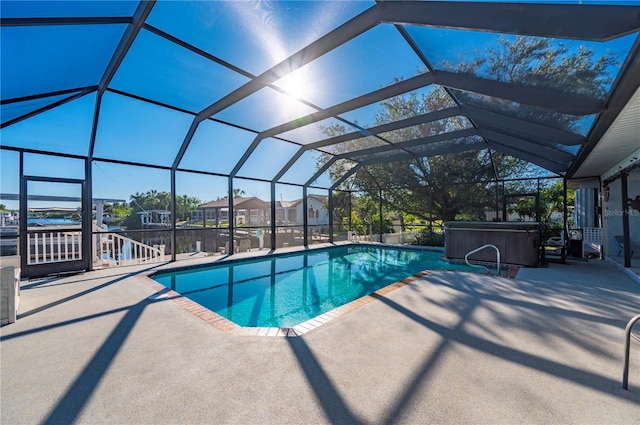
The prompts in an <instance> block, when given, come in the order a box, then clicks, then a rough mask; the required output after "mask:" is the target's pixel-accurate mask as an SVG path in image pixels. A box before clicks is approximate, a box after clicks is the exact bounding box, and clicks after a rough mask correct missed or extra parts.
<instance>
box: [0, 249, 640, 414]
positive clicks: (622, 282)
mask: <svg viewBox="0 0 640 425" xmlns="http://www.w3.org/2000/svg"><path fill="white" fill-rule="evenodd" d="M191 261H193V262H199V261H206V259H194V260H191ZM161 267H166V266H161ZM143 270H144V268H142V267H140V266H138V267H128V268H122V269H119V270H113V269H112V270H100V271H95V272H90V273H85V274H82V275H75V276H68V277H63V278H53V279H44V280H35V281H31V282H23V286H22V301H21V306H20V317H19V320H18V321H17V322H16V323H14V324H11V325H9V326H5V327H3V328H2V329H1V331H2V336H1V338H2V346H1V347H2V348H1V349H2V353H1V354H2V369H1V371H2V372H1V373H2V376H1V378H2V379H1V388H0V392H1V393H2V400H1V403H2V404H1V406H0V407H1V410H2V422H3V423H7V424H9V423H12V424H18V423H42V424H45V423H92V424H96V423H136V424H144V423H155V424H159V423H183V424H186V423H238V424H249V423H252V424H253V423H255V424H257V423H363V424H364V423H367V424H369V423H417V422H419V423H545V424H546V423H581V424H586V423H638V422H639V421H640V373H639V372H640V362H638V356H637V352H638V350H640V345H638V344H635V345H634V346H632V364H631V375H630V385H631V386H630V390H631V391H624V390H623V389H622V387H621V372H622V356H623V339H624V338H623V335H624V326H625V324H626V321H627V320H628V319H629V318H630V317H631V316H633V315H634V314H636V313H637V310H638V305H639V302H640V286H639V283H638V281H637V280H636V281H634V280H633V279H631V278H630V277H629V276H627V275H625V274H624V273H623V272H622V271H619V270H616V267H615V266H614V265H612V264H610V263H608V262H605V261H601V260H588V261H579V262H570V263H569V264H550V265H549V268H524V269H521V270H520V272H519V273H518V275H517V277H516V278H515V279H504V278H494V277H487V276H482V275H475V274H466V273H457V272H440V273H432V274H431V275H429V276H427V277H424V278H421V279H419V280H417V281H415V282H413V283H411V284H409V285H407V286H404V287H402V288H400V289H397V290H396V291H393V292H392V293H391V294H389V295H388V296H387V297H385V298H381V299H379V300H376V301H374V302H371V303H369V304H367V305H365V306H363V307H360V308H358V309H356V310H354V311H352V312H350V313H348V314H346V315H344V316H341V317H339V318H338V319H335V320H333V321H332V322H330V323H328V324H326V325H323V326H321V327H320V328H318V329H316V330H314V331H311V332H309V333H307V334H305V335H304V336H302V337H297V338H285V337H276V338H268V337H257V336H233V335H227V334H225V333H223V332H221V331H219V330H218V329H216V328H214V327H213V326H211V325H209V324H207V323H206V322H204V321H202V320H200V319H198V318H197V317H196V316H194V315H192V314H191V313H189V312H188V311H186V310H185V309H183V308H182V307H180V306H179V305H178V304H177V303H175V302H173V301H170V300H166V299H165V300H158V301H152V300H150V299H149V296H150V295H152V294H153V291H152V290H151V289H150V288H149V287H148V286H147V285H145V284H144V282H143V281H142V279H141V278H139V277H137V272H138V271H143ZM634 352H635V353H634ZM372 389H375V391H372Z"/></svg>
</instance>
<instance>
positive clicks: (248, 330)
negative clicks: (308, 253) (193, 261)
mask: <svg viewBox="0 0 640 425" xmlns="http://www.w3.org/2000/svg"><path fill="white" fill-rule="evenodd" d="M519 269H520V268H519V267H513V266H512V267H510V268H509V269H508V271H507V273H506V276H505V277H508V278H514V277H515V276H516V274H517V273H518V270H519ZM433 272H440V273H441V272H444V273H446V272H447V270H424V271H421V272H419V273H416V274H414V275H412V276H408V277H406V278H404V279H402V280H399V281H397V282H394V283H392V284H390V285H387V286H385V287H384V288H380V289H378V290H377V291H375V292H373V293H371V294H368V295H364V296H362V297H360V298H358V299H355V300H353V301H351V302H349V303H347V304H344V305H342V306H340V307H337V308H334V309H333V310H330V311H327V312H326V313H323V314H321V315H319V316H316V317H314V318H312V319H309V320H307V321H305V322H302V323H299V324H297V325H296V326H293V327H291V328H265V327H246V326H240V325H238V324H237V323H235V322H232V321H231V320H229V319H227V318H226V317H223V316H221V315H219V314H218V313H214V312H213V311H211V310H209V309H208V308H206V307H203V306H202V305H200V304H198V303H197V302H195V301H192V300H190V299H188V298H186V297H185V296H183V295H181V294H179V293H178V292H176V291H174V290H172V289H169V288H167V287H166V286H164V285H161V284H160V283H158V282H156V281H155V280H153V279H151V277H150V275H152V274H153V272H148V273H142V274H140V275H138V276H136V277H135V278H136V279H137V280H138V281H140V282H141V283H143V284H144V285H145V286H147V287H149V288H151V289H153V290H155V291H158V292H156V293H155V294H153V295H151V296H150V297H149V299H152V300H166V299H170V300H172V301H173V302H175V303H176V304H178V305H179V306H181V307H182V308H184V309H185V310H187V311H188V312H189V313H191V314H193V315H194V316H196V317H198V318H200V319H202V320H204V321H205V322H207V323H209V324H210V325H213V326H214V327H215V328H217V329H219V330H221V331H223V332H225V333H227V334H229V335H248V336H279V337H298V336H301V335H304V334H305V333H307V332H310V331H312V330H314V329H316V328H318V327H320V326H322V325H324V324H325V323H329V322H330V321H332V320H333V319H336V318H338V317H340V316H342V315H345V314H347V313H349V312H351V311H353V310H355V309H357V308H360V307H362V306H363V305H366V304H369V303H370V302H372V301H375V300H376V299H378V298H380V297H384V296H385V295H387V294H389V293H390V292H392V291H395V290H396V289H398V288H402V287H403V286H405V285H408V284H410V283H411V282H414V281H416V280H418V279H420V278H422V277H425V276H428V275H429V274H431V273H433Z"/></svg>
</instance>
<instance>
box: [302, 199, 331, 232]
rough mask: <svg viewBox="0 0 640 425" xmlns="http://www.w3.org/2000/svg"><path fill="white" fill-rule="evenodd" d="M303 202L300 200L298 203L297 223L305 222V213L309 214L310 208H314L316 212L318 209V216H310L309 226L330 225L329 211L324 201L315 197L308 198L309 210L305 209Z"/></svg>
mask: <svg viewBox="0 0 640 425" xmlns="http://www.w3.org/2000/svg"><path fill="white" fill-rule="evenodd" d="M302 204H303V203H302V202H300V203H299V204H298V205H296V224H300V225H302V224H303V220H304V215H303V214H308V210H309V209H310V208H313V210H314V212H315V211H318V218H316V217H315V215H314V217H313V218H311V217H309V226H317V225H328V224H329V211H328V210H327V209H326V208H325V207H324V206H323V204H322V202H321V201H319V200H317V199H315V198H308V201H307V211H306V212H305V211H303V210H302V208H303V205H302Z"/></svg>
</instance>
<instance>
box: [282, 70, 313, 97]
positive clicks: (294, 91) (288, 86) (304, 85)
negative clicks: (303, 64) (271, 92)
mask: <svg viewBox="0 0 640 425" xmlns="http://www.w3.org/2000/svg"><path fill="white" fill-rule="evenodd" d="M275 85H277V86H278V87H280V88H281V89H283V90H284V91H286V92H287V94H289V95H290V96H293V97H296V98H299V99H303V100H311V99H310V98H309V96H310V95H311V94H312V90H311V88H312V83H311V81H310V78H308V76H307V75H305V72H304V70H303V69H298V70H297V71H294V72H292V73H291V74H288V75H287V76H285V77H284V78H281V79H279V80H278V81H277V82H276V83H275Z"/></svg>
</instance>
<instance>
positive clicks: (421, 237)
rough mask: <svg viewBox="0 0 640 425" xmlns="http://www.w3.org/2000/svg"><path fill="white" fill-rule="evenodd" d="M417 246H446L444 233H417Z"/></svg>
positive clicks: (423, 231) (426, 231)
mask: <svg viewBox="0 0 640 425" xmlns="http://www.w3.org/2000/svg"><path fill="white" fill-rule="evenodd" d="M415 245H425V246H444V233H440V232H434V231H432V230H429V229H423V230H420V231H419V232H418V233H416V242H415Z"/></svg>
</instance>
